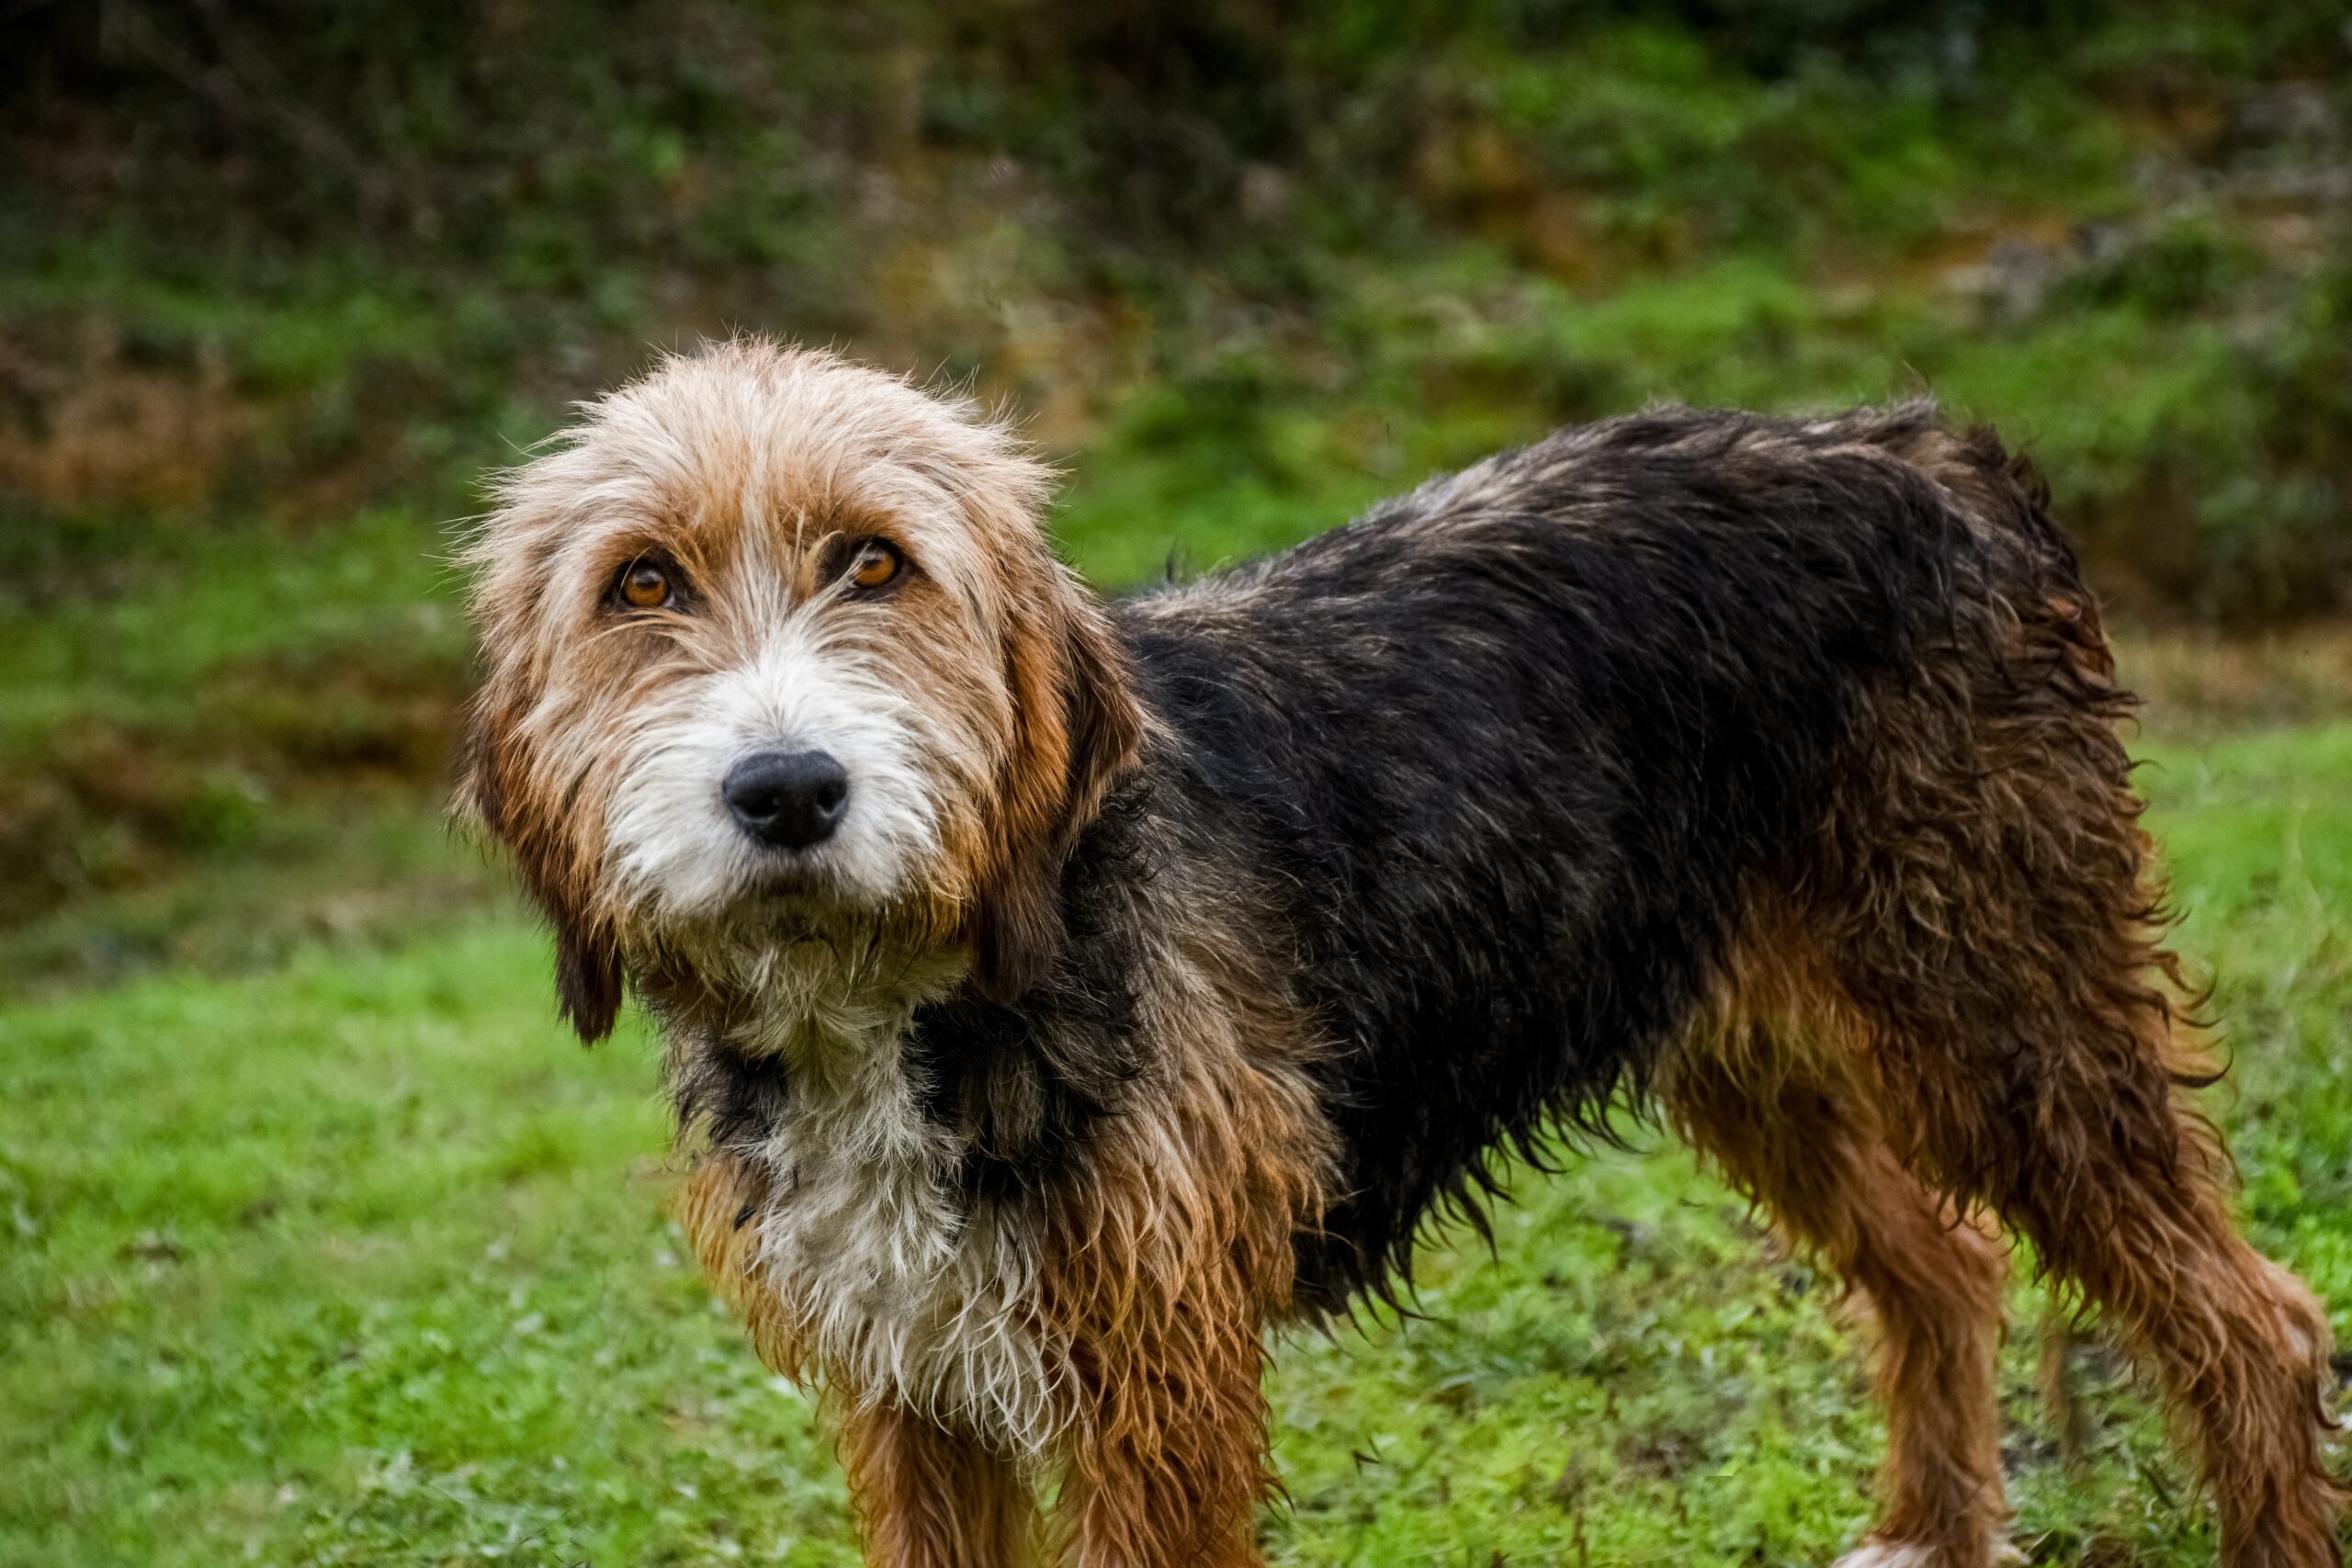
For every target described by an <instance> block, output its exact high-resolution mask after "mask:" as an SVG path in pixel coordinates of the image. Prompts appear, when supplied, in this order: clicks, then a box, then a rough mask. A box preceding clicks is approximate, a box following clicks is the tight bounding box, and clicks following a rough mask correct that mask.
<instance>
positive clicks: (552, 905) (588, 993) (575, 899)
mask: <svg viewBox="0 0 2352 1568" xmlns="http://www.w3.org/2000/svg"><path fill="white" fill-rule="evenodd" d="M506 728H507V727H506V724H505V723H504V721H503V715H502V713H501V711H500V709H499V707H498V705H496V704H495V703H494V702H493V701H492V698H491V696H490V694H489V693H488V692H487V691H485V692H483V693H482V694H480V695H478V696H476V698H475V699H474V702H473V704H472V706H471V708H470V709H469V712H468V714H467V716H466V727H465V733H464V736H463V738H462V739H461V740H460V741H459V743H458V782H457V788H456V790H455V791H454V792H453V799H452V801H451V804H450V809H451V811H452V812H453V813H454V814H455V815H456V816H457V817H458V818H459V819H460V820H461V821H467V820H469V821H471V822H473V823H476V824H478V825H479V826H480V827H481V829H483V830H485V831H487V832H488V833H489V834H490V835H491V836H492V838H494V839H496V840H498V841H499V842H501V843H503V844H504V845H505V846H506V848H507V850H508V852H510V853H512V854H513V855H514V857H515V870H516V871H517V872H518V873H519V874H521V876H522V879H523V885H524V886H526V888H528V889H529V890H530V893H531V897H532V899H533V901H534V902H536V903H537V905H538V906H539V908H540V909H541V910H543V911H544V912H545V913H546V915H547V918H548V925H549V926H551V927H552V928H553V929H554V931H555V995H556V1010H557V1011H558V1013H559V1014H560V1016H561V1017H562V1018H563V1020H564V1021H565V1022H567V1023H569V1024H571V1029H572V1032H574V1033H575V1034H577V1035H579V1036H580V1039H581V1043H582V1044H587V1045H594V1043H596V1042H598V1041H600V1040H602V1039H604V1038H605V1036H606V1035H608V1034H610V1033H612V1032H613V1023H614V1021H615V1020H616V1019H617V1018H618V1017H619V1016H620V1010H621V987H622V978H621V976H622V971H621V953H620V945H619V943H618V942H616V941H614V939H613V936H612V933H611V931H609V930H608V929H607V928H606V927H605V924H604V922H603V921H601V920H599V919H595V918H594V917H593V916H591V915H590V914H589V913H588V911H587V908H586V901H585V899H584V898H582V897H581V896H580V891H579V889H578V888H577V886H575V883H576V879H575V878H574V877H573V876H571V875H569V874H567V867H566V865H565V863H564V860H563V853H564V851H563V847H562V843H561V840H560V839H559V838H558V837H557V836H556V835H554V834H552V833H549V832H548V831H547V830H546V829H544V828H543V827H542V826H541V825H539V824H537V823H536V822H535V821H534V820H533V818H532V815H531V813H530V811H529V809H528V802H527V799H521V800H518V799H517V796H516V792H515V790H514V789H512V788H511V787H510V773H511V768H510V765H509V764H510V751H509V748H508V747H507V746H506V744H505V742H504V739H503V738H504V735H505V733H506Z"/></svg>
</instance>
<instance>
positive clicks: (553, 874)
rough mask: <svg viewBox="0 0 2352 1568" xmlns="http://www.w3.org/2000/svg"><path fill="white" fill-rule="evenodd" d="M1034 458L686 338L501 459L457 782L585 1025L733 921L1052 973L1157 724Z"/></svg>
mask: <svg viewBox="0 0 2352 1568" xmlns="http://www.w3.org/2000/svg"><path fill="white" fill-rule="evenodd" d="M1046 477H1047V476H1046V471H1045V470H1044V469H1043V468H1040V467H1039V466H1038V465H1037V464H1036V463H1035V461H1033V460H1032V459H1031V458H1030V457H1029V456H1028V455H1027V453H1026V452H1025V450H1024V449H1023V446H1022V445H1021V444H1020V442H1019V441H1018V440H1017V439H1016V438H1015V437H1014V436H1013V435H1012V434H1010V433H1008V432H1007V431H1006V430H1004V429H1003V428H1001V426H998V425H996V424H993V423H989V422H988V421H987V420H985V419H984V418H982V417H980V416H979V414H978V412H976V410H975V409H974V408H973V407H972V405H970V404H969V403H968V402H966V401H962V400H955V399H949V398H943V397H939V396H935V395H933V394H930V393H927V392H924V391H922V390H921V389H917V388H915V387H912V386H910V385H909V384H908V383H906V382H904V381H902V380H899V379H898V378H894V377H891V376H887V375H884V374H881V373H879V372H876V371H874V370H869V369H865V368H864V367H858V366H855V365H852V364H850V363H848V362H846V361H844V360H842V359H841V358H839V357H837V356H835V355H831V354H825V353H819V352H813V351H808V350H799V349H785V348H778V347H775V346H774V345H771V344H764V343H756V342H738V343H733V344H726V345H723V346H716V347H711V348H708V349H706V350H705V351H703V352H702V353H700V354H697V355H691V356H685V357H678V358H673V359H670V360H667V361H665V362H664V363H663V364H662V366H661V367H659V368H657V369H656V370H654V371H653V373H652V374H650V376H648V377H646V378H644V379H642V380H640V381H638V382H637V383H635V384H633V385H631V386H628V387H626V388H624V389H621V390H619V391H617V392H615V393H613V394H611V395H610V396H608V397H606V398H605V399H603V400H600V401H598V402H596V403H594V404H592V405H590V406H589V407H588V408H587V409H586V410H585V411H584V413H583V415H582V418H581V420H580V421H579V422H578V423H576V424H575V425H574V426H573V427H572V428H571V430H570V431H569V432H568V433H566V434H565V435H563V436H562V437H561V438H560V440H559V442H558V443H557V445H556V446H554V448H553V449H552V450H550V451H549V452H548V454H546V455H545V456H542V457H537V459H535V460H534V461H532V462H530V463H528V464H526V466H524V467H522V468H517V469H515V470H514V471H513V472H511V473H509V474H507V475H506V476H504V478H503V481H502V482H501V484H500V486H499V489H498V492H497V496H498V502H499V505H498V508H497V510H496V511H495V512H494V513H492V516H491V517H490V519H489V520H488V522H487V524H486V525H485V526H484V528H483V530H482V532H481V536H480V537H479V539H478V540H477V541H476V542H475V543H474V545H473V546H472V547H471V550H470V552H469V554H470V557H471V560H472V563H473V565H474V567H475V569H476V571H477V574H478V575H477V581H476V586H475V591H474V599H473V605H474V614H475V617H476V620H477V623H478V625H479V627H480V630H481V638H482V648H483V657H484V662H485V665H486V671H485V675H484V680H483V683H482V686H481V691H480V693H479V694H477V696H476V697H475V700H474V704H473V708H472V712H471V718H470V723H469V733H468V737H467V743H466V750H465V758H464V762H463V774H462V779H461V782H460V784H459V788H458V805H459V808H460V810H461V811H463V812H465V813H467V814H469V815H471V816H473V817H474V818H478V819H479V820H480V821H481V823H483V824H484V825H486V826H487V827H488V828H489V829H490V830H491V831H492V833H494V834H495V835H496V836H497V837H498V838H499V839H501V840H503V841H504V842H505V843H506V844H507V846H508V847H509V848H510V849H511V850H512V852H513V853H514V855H515V860H516V863H517V864H518V866H519V868H520V869H521V872H522V874H523V876H524V878H525V880H526V882H527V883H528V885H529V886H530V888H531V890H532V892H533V893H534V894H535V895H536V896H537V898H538V901H539V902H540V904H541V905H542V906H543V907H544V908H545V909H546V910H547V912H548V916H549V918H550V919H552V921H553V922H554V925H555V929H556V935H557V943H558V976H557V984H558V988H559V992H560V998H561V1001H562V1005H563V1010H564V1011H565V1013H566V1015H567V1016H568V1017H569V1018H570V1019H571V1022H572V1024H573V1026H574V1027H575V1028H576V1029H577V1030H578V1031H579V1032H580V1033H581V1035H582V1037H583V1038H586V1039H592V1040H593V1039H595V1038H599V1037H601V1036H602V1035H604V1034H605V1033H606V1032H608V1031H609V1030H610V1029H611V1027H612V1023H613V1019H614V1015H615V1013H616V1011H617V1010H618V1008H619V1005H620V999H621V985H622V976H623V973H624V970H625V968H627V967H628V966H630V965H636V966H639V968H640V970H642V969H643V968H645V967H648V966H652V967H660V966H661V965H662V964H664V963H666V962H671V961H673V959H674V958H675V955H679V954H687V955H691V954H694V953H702V952H709V951H714V950H715V944H721V943H724V944H730V945H731V946H732V948H733V949H734V950H737V951H747V950H756V949H759V948H761V947H762V946H763V944H764V945H765V946H766V948H767V950H768V951H769V952H770V953H777V952H789V951H790V950H791V949H792V948H793V946H794V945H795V944H796V943H798V942H809V941H813V942H817V943H819V944H824V943H829V942H832V943H838V942H841V941H843V940H856V941H860V942H882V943H885V944H887V945H888V946H889V947H891V948H892V949H894V950H896V951H899V952H900V953H907V952H913V953H942V954H948V953H956V952H959V951H960V952H961V953H967V954H968V957H969V963H970V970H969V973H970V983H972V984H973V985H975V986H977V987H979V988H980V989H981V990H982V991H983V992H984V993H986V994H989V995H992V996H995V997H999V998H1008V997H1011V996H1014V995H1018V994H1019V993H1020V992H1021V991H1023V989H1025V988H1027V987H1028V986H1029V985H1031V984H1032V983H1033V982H1034V981H1035V978H1036V977H1037V976H1038V973H1039V970H1040V968H1041V966H1042V965H1043V964H1045V963H1046V961H1048V960H1049V959H1050V957H1051V955H1052V953H1053V952H1054V950H1055V948H1056V945H1057V942H1058V941H1059V939H1060V921H1059V914H1058V906H1059V875H1060V867H1061V863H1062V861H1063V859H1064V858H1065V856H1066V854H1067V852H1068V850H1069V845H1070V843H1071V841H1072V840H1073V838H1074V837H1075V835H1076V834H1077V832H1078V831H1079V830H1080V829H1081V828H1082V827H1083V826H1084V825H1085V823H1086V821H1087V820H1088V819H1089V818H1090V817H1091V814H1092V813H1093V811H1094V810H1095V808H1096V807H1097V805H1098V804H1099V802H1100V800H1101V798H1102V795H1103V791H1104V789H1105V788H1106V787H1107V786H1108V784H1110V782H1111V781H1112V780H1113V779H1114V777H1115V776H1116V775H1117V774H1118V773H1119V772H1121V771H1122V770H1123V769H1125V767H1126V766H1127V765H1128V764H1129V762H1130V761H1132V759H1133V757H1134V754H1135V750H1136V744H1137V741H1138V737H1139V731H1140V716H1139V714H1138V711H1137V708H1136V703H1135V700H1134V698H1133V697H1132V696H1131V694H1129V692H1128V689H1127V684H1126V680H1125V670H1124V667H1123V664H1122V660H1121V657H1120V654H1119V651H1118V649H1117V646H1116V644H1115V643H1114V641H1113V639H1112V637H1111V635H1110V632H1109V629H1108V626H1107V625H1106V623H1105V621H1104V618H1103V614H1102V611H1101V610H1100V608H1099V606H1098V605H1097V604H1095V602H1094V601H1093V600H1092V598H1091V596H1090V595H1089V594H1088V593H1087V592H1085V591H1084V589H1083V588H1082V587H1080V584H1079V583H1078V582H1077V581H1075V580H1074V579H1073V578H1072V577H1071V576H1070V574H1069V572H1068V571H1067V570H1064V569H1063V568H1062V566H1061V565H1060V564H1059V563H1058V562H1057V560H1056V559H1055V558H1054V557H1053V555H1052V554H1051V552H1050V551H1049V550H1048V549H1047V547H1046V542H1045V539H1044V536H1043V535H1042V534H1041V533H1040V531H1039V528H1038V524H1037V513H1038V509H1039V507H1040V506H1041V505H1042V503H1043V502H1044V501H1045V498H1046ZM664 955H670V956H669V957H667V958H665V956H664ZM770 961H771V962H772V961H773V960H772V959H771V960H770ZM684 963H686V964H687V966H689V967H691V966H692V960H691V958H688V959H686V960H684Z"/></svg>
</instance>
